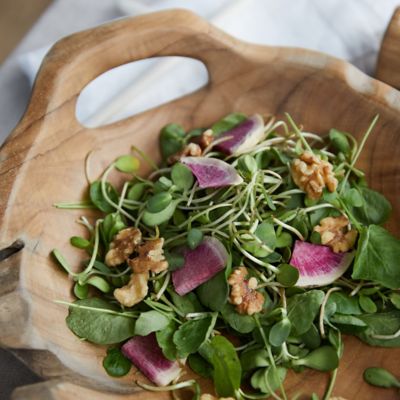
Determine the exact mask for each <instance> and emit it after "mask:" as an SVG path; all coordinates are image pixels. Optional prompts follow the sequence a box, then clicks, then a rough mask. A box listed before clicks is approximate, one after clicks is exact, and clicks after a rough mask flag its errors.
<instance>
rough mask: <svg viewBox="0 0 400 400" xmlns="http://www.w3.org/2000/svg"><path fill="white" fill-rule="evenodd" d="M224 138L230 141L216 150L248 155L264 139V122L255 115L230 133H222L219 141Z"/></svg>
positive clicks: (219, 145)
mask: <svg viewBox="0 0 400 400" xmlns="http://www.w3.org/2000/svg"><path fill="white" fill-rule="evenodd" d="M224 137H226V138H228V137H230V139H227V140H226V141H223V142H221V143H219V144H217V145H216V146H215V149H216V150H218V151H220V152H221V153H225V154H235V155H240V154H243V153H246V152H247V151H249V150H250V149H252V148H253V147H254V146H255V145H256V144H257V143H259V142H260V141H261V140H262V139H263V138H264V121H263V119H262V117H261V116H260V115H258V114H256V115H253V116H252V117H250V118H249V119H246V120H245V121H243V122H241V123H240V124H239V125H237V126H235V127H234V128H232V129H230V130H229V131H226V132H224V133H221V134H220V135H219V136H218V139H220V138H224Z"/></svg>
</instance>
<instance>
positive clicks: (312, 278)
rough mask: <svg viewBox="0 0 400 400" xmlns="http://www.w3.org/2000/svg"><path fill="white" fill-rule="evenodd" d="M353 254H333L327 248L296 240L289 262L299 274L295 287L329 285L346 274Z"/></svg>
mask: <svg viewBox="0 0 400 400" xmlns="http://www.w3.org/2000/svg"><path fill="white" fill-rule="evenodd" d="M354 253H355V252H354V251H352V252H347V253H334V252H333V251H332V250H331V249H330V248H329V247H328V246H321V245H319V244H313V243H308V242H302V241H301V240H296V242H295V244H294V250H293V253H292V258H291V260H290V264H291V265H293V266H294V267H296V268H297V269H298V270H299V273H300V277H299V279H298V281H297V283H296V285H295V286H299V287H307V286H324V285H329V284H330V283H332V282H334V281H335V280H336V279H338V278H340V277H341V276H342V275H343V274H344V273H345V272H346V270H347V268H349V266H350V264H351V262H352V261H353V258H354Z"/></svg>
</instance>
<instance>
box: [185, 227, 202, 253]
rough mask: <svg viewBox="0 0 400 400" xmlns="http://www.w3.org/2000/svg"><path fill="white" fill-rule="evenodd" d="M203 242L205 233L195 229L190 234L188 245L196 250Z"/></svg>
mask: <svg viewBox="0 0 400 400" xmlns="http://www.w3.org/2000/svg"><path fill="white" fill-rule="evenodd" d="M202 240H203V232H202V231H201V230H200V229H197V228H193V229H191V230H190V231H189V232H188V235H187V244H188V246H189V247H190V248H191V249H192V250H194V249H195V248H196V247H197V246H198V245H199V244H200V243H201V242H202Z"/></svg>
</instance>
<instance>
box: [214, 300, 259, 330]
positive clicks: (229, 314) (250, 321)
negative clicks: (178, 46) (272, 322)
mask: <svg viewBox="0 0 400 400" xmlns="http://www.w3.org/2000/svg"><path fill="white" fill-rule="evenodd" d="M221 314H222V318H223V319H224V320H225V322H226V323H227V324H228V325H229V326H230V327H231V328H232V329H234V330H235V331H237V332H239V333H250V332H252V331H253V330H254V328H255V326H256V323H255V321H254V318H252V317H251V316H250V315H244V314H238V313H237V312H236V310H235V308H234V307H233V305H232V304H228V303H226V304H225V306H224V307H223V308H222V309H221Z"/></svg>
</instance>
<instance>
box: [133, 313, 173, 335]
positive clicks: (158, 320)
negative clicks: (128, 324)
mask: <svg viewBox="0 0 400 400" xmlns="http://www.w3.org/2000/svg"><path fill="white" fill-rule="evenodd" d="M169 323H170V319H169V318H168V317H166V316H165V315H164V314H161V313H160V312H158V311H155V310H151V311H146V312H142V313H141V314H140V316H139V318H138V319H137V320H136V324H135V335H139V336H147V335H148V334H149V333H152V332H157V331H161V330H162V329H165V328H166V327H167V326H168V324H169Z"/></svg>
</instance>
